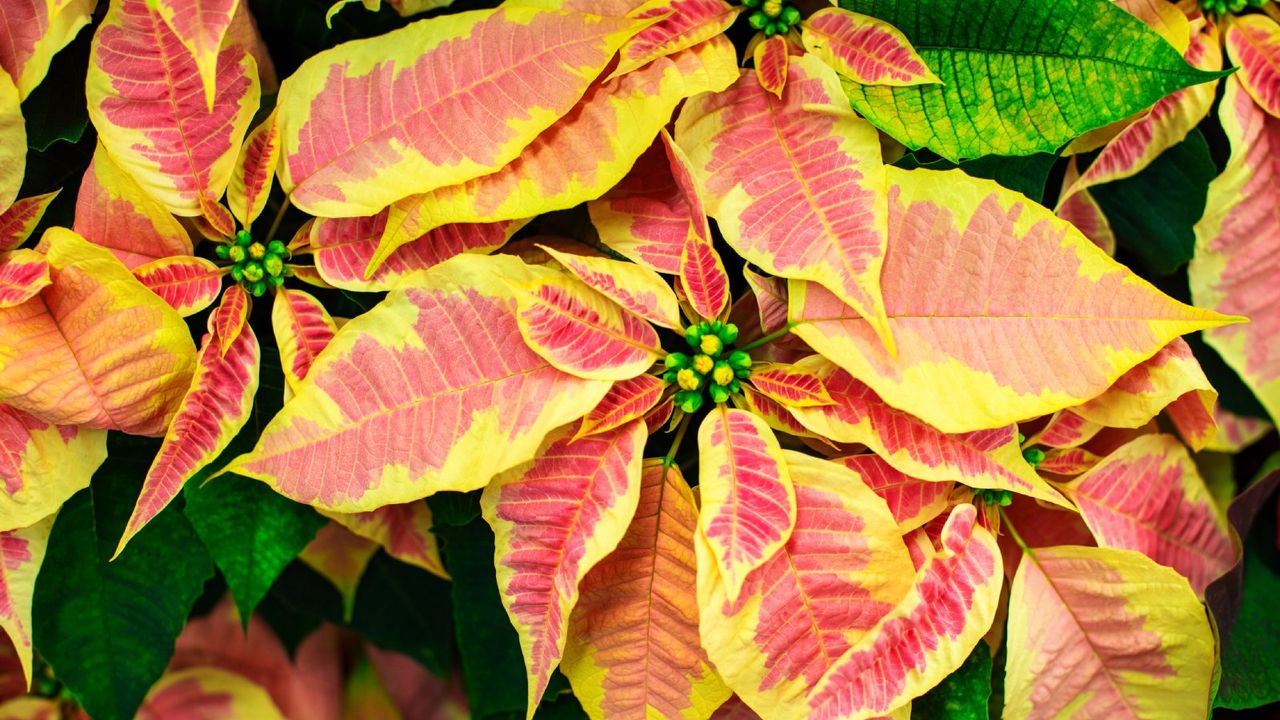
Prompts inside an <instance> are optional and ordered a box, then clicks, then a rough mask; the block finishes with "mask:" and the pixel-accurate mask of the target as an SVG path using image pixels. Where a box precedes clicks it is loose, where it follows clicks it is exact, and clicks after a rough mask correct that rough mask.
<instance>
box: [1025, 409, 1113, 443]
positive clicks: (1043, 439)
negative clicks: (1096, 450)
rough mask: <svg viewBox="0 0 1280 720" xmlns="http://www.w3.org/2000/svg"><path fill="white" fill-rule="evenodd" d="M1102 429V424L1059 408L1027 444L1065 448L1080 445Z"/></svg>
mask: <svg viewBox="0 0 1280 720" xmlns="http://www.w3.org/2000/svg"><path fill="white" fill-rule="evenodd" d="M1102 430H1103V427H1102V426H1101V425H1099V424H1097V423H1092V422H1089V421H1088V420H1085V419H1084V418H1082V417H1080V416H1079V415H1077V414H1075V413H1073V412H1071V411H1070V410H1059V411H1058V412H1056V413H1054V414H1053V415H1052V416H1051V417H1050V418H1049V422H1048V423H1046V424H1045V426H1044V428H1042V429H1041V430H1040V432H1038V433H1036V434H1035V435H1033V436H1032V437H1031V439H1030V440H1028V441H1027V444H1028V445H1047V446H1049V447H1051V448H1064V449H1065V448H1074V447H1080V446H1081V445H1083V444H1085V443H1087V442H1089V441H1090V440H1092V439H1093V437H1094V436H1095V435H1097V434H1098V433H1099V432H1101V431H1102Z"/></svg>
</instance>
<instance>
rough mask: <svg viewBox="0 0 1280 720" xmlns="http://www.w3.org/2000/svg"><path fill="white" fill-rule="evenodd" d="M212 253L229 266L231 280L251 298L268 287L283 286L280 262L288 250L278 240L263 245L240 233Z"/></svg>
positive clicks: (287, 253)
mask: <svg viewBox="0 0 1280 720" xmlns="http://www.w3.org/2000/svg"><path fill="white" fill-rule="evenodd" d="M216 252H217V253H218V257H220V258H222V259H223V260H227V261H229V262H230V263H231V277H233V278H235V281H236V282H238V283H240V284H241V285H243V286H244V289H245V290H248V291H249V292H250V293H252V294H253V296H254V297H262V294H263V293H265V292H266V291H267V287H268V286H270V287H280V286H281V285H283V284H284V276H285V267H284V261H285V260H288V259H289V249H288V248H287V247H285V244H284V243H283V242H281V241H279V240H272V241H271V242H269V243H267V244H266V245H263V244H262V243H259V242H254V241H253V238H252V237H251V236H250V235H249V232H248V231H247V230H241V231H239V232H237V233H236V239H235V241H234V242H231V243H226V244H223V245H219V246H218V248H217V250H216Z"/></svg>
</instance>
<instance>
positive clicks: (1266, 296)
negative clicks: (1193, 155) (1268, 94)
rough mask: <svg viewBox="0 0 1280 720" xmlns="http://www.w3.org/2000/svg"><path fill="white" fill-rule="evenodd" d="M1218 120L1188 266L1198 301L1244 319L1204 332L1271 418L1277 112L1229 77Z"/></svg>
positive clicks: (1278, 312) (1279, 261)
mask: <svg viewBox="0 0 1280 720" xmlns="http://www.w3.org/2000/svg"><path fill="white" fill-rule="evenodd" d="M1223 82H1224V83H1225V86H1224V89H1223V95H1222V103H1221V104H1220V105H1219V107H1218V119H1219V120H1220V121H1221V122H1222V129H1223V130H1224V131H1225V132H1226V135H1227V139H1228V140H1230V142H1231V157H1230V158H1229V159H1228V160H1227V165H1226V167H1225V168H1223V171H1222V174H1220V175H1218V177H1216V178H1214V179H1213V181H1212V182H1210V183H1209V197H1208V200H1207V202H1206V204H1205V213H1204V217H1202V218H1200V222H1198V223H1196V254H1195V257H1194V258H1193V259H1192V260H1191V264H1190V265H1189V266H1188V268H1187V274H1188V276H1189V277H1190V280H1191V297H1192V298H1193V299H1194V300H1195V303H1196V305H1199V306H1200V307H1206V308H1213V309H1214V310H1217V311H1219V312H1225V313H1232V314H1239V315H1244V316H1246V317H1248V318H1249V320H1250V323H1249V324H1248V325H1241V326H1239V327H1227V328H1214V329H1211V330H1206V331H1205V333H1204V339H1205V342H1207V343H1208V344H1209V345H1211V346H1212V347H1213V348H1214V349H1215V350H1217V351H1218V353H1219V354H1221V355H1222V358H1223V359H1224V360H1226V361H1227V364H1228V365H1230V366H1231V367H1232V368H1234V369H1235V371H1236V372H1237V373H1239V374H1240V377H1242V378H1244V380H1245V382H1246V383H1248V385H1249V389H1250V390H1252V391H1253V393H1254V395H1256V396H1257V398H1258V400H1259V401H1260V402H1261V403H1262V405H1263V407H1265V408H1266V409H1267V412H1268V413H1269V414H1270V415H1271V417H1272V418H1273V419H1275V418H1280V283H1274V282H1271V280H1270V278H1273V277H1275V274H1276V273H1277V272H1280V253H1277V252H1276V251H1275V249H1276V248H1277V247H1280V223H1278V222H1276V207H1277V203H1276V191H1275V189H1276V187H1277V184H1280V118H1276V117H1273V116H1271V115H1268V114H1267V113H1266V112H1265V111H1264V110H1263V109H1262V108H1260V107H1258V106H1257V104H1256V103H1254V101H1253V98H1251V97H1250V96H1249V95H1248V94H1247V93H1246V92H1244V90H1243V89H1242V87H1241V84H1240V81H1239V80H1237V79H1236V78H1235V76H1234V75H1233V76H1232V77H1229V78H1227V79H1226V80H1224V81H1223Z"/></svg>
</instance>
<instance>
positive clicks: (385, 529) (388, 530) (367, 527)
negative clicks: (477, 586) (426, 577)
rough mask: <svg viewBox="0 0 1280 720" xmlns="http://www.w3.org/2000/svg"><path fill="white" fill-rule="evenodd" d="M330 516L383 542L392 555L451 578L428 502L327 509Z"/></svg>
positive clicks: (364, 535)
mask: <svg viewBox="0 0 1280 720" xmlns="http://www.w3.org/2000/svg"><path fill="white" fill-rule="evenodd" d="M324 515H325V516H326V517H328V518H329V519H330V520H333V521H335V522H337V523H338V524H339V525H341V526H343V527H345V528H346V529H348V530H350V531H351V532H353V533H355V534H357V535H359V536H360V537H362V538H365V539H367V540H372V541H374V542H376V543H378V544H379V545H381V546H382V549H383V550H386V551H387V554H388V555H390V556H391V557H393V558H395V559H397V560H400V561H401V562H406V563H409V564H410V565H417V566H418V567H420V568H422V569H423V570H426V571H427V572H429V573H432V574H433V575H437V576H439V577H442V578H445V579H448V577H449V574H448V573H446V572H445V570H444V563H443V562H442V561H441V560H440V545H439V543H437V542H436V536H435V535H433V534H432V533H431V523H432V519H431V508H429V507H427V504H426V503H425V502H411V503H403V504H400V505H386V506H383V507H380V508H378V509H377V510H370V511H369V512H362V513H350V514H347V513H335V512H325V513H324Z"/></svg>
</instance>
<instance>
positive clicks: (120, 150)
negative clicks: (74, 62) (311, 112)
mask: <svg viewBox="0 0 1280 720" xmlns="http://www.w3.org/2000/svg"><path fill="white" fill-rule="evenodd" d="M224 2H225V0H216V3H215V4H224ZM201 4H202V5H203V4H208V3H205V2H202V3H201ZM85 93H86V97H87V98H88V100H89V119H90V120H92V121H93V125H94V127H95V128H96V129H97V131H98V138H99V140H100V141H101V143H102V145H103V146H104V147H105V148H106V150H107V152H109V153H110V154H111V157H112V159H114V160H115V161H116V162H117V163H118V164H119V165H120V167H121V168H122V169H123V170H124V171H125V172H127V173H128V174H129V175H130V176H132V177H133V179H134V180H136V181H137V182H138V184H139V185H140V186H141V187H143V188H144V189H145V191H146V193H147V194H148V195H150V196H151V197H153V198H155V199H156V200H157V201H158V202H159V203H160V204H161V205H163V206H164V207H165V208H167V209H168V210H169V211H170V212H172V213H174V214H176V215H182V216H186V217H194V216H197V215H201V214H204V215H210V216H213V217H214V218H216V215H217V213H216V211H215V210H214V206H216V205H217V202H218V198H220V197H222V193H223V191H224V190H226V187H227V182H228V181H229V180H230V179H231V171H232V168H233V167H234V165H235V161H236V152H237V151H238V150H239V149H240V147H239V143H240V139H241V138H243V137H244V133H245V130H247V129H248V128H249V121H250V120H251V119H252V118H253V113H254V112H255V111H256V110H257V109H258V95H259V89H258V72H257V66H256V64H255V62H254V60H253V57H252V56H251V55H250V54H249V52H248V50H247V49H246V48H245V47H244V46H243V45H240V44H235V43H230V44H226V45H223V46H222V49H221V50H220V51H219V52H218V58H217V77H216V78H215V87H214V95H213V102H210V103H206V96H205V92H204V89H203V82H202V80H201V73H200V68H199V66H198V65H197V63H196V59H195V56H193V55H192V54H191V53H189V52H187V50H186V48H185V47H184V46H183V44H182V40H181V38H180V37H179V36H178V35H177V34H175V33H174V31H173V30H172V29H171V28H170V27H169V25H168V24H167V23H165V21H164V20H162V19H161V18H160V15H159V14H158V13H157V12H155V11H153V10H151V9H149V8H148V6H147V0H115V1H114V2H112V3H110V5H109V6H108V9H107V14H106V17H105V18H103V21H102V24H101V25H99V26H98V30H97V32H96V33H95V34H94V37H93V49H92V51H91V55H90V58H89V70H88V76H87V79H86V83H85ZM222 212H224V213H225V212H226V211H225V210H223V211H222ZM228 220H229V218H228Z"/></svg>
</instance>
